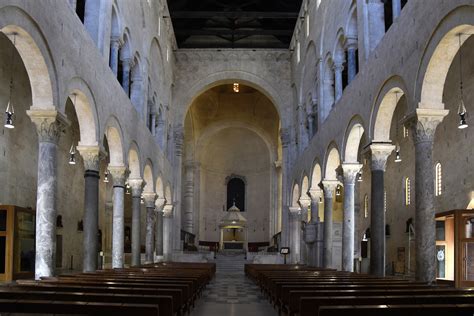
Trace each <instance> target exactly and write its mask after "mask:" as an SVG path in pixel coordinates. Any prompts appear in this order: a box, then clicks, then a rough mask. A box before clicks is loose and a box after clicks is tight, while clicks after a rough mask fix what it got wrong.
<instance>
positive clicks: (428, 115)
mask: <svg viewBox="0 0 474 316" xmlns="http://www.w3.org/2000/svg"><path fill="white" fill-rule="evenodd" d="M420 105H421V103H420ZM448 113H449V110H445V109H442V108H440V109H427V108H418V109H416V111H415V112H413V113H412V114H410V115H409V116H408V118H407V119H406V120H405V124H407V125H409V126H410V127H411V129H412V131H413V133H412V135H413V140H414V142H415V144H417V143H423V142H432V141H433V139H434V135H435V132H436V128H437V127H438V125H439V123H441V122H442V121H443V119H444V117H445V116H446V115H448Z"/></svg>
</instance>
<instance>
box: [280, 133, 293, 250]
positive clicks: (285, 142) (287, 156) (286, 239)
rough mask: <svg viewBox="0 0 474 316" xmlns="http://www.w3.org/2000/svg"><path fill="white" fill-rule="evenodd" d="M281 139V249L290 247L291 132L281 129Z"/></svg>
mask: <svg viewBox="0 0 474 316" xmlns="http://www.w3.org/2000/svg"><path fill="white" fill-rule="evenodd" d="M280 139H281V146H282V159H283V165H282V170H281V172H282V188H283V190H282V214H281V215H282V216H281V245H280V247H289V246H290V227H289V222H290V221H289V219H290V218H289V216H290V214H289V211H288V205H289V204H290V195H289V194H288V190H286V188H287V187H288V186H289V185H288V183H289V182H290V181H289V180H288V171H289V170H290V168H291V163H290V162H291V148H290V142H291V137H290V130H289V129H287V128H284V129H281V131H280Z"/></svg>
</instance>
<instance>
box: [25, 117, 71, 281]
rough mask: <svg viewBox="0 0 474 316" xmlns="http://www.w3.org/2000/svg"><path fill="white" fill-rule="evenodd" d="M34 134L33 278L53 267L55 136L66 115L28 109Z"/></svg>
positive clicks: (59, 130) (40, 275) (54, 244)
mask: <svg viewBox="0 0 474 316" xmlns="http://www.w3.org/2000/svg"><path fill="white" fill-rule="evenodd" d="M27 114H28V116H29V117H30V118H31V120H32V121H33V123H34V124H35V126H36V132H37V133H38V146H39V149H38V183H37V199H36V253H35V278H36V279H39V278H40V277H50V276H53V275H54V273H55V267H56V215H57V209H56V187H57V181H58V180H57V151H58V142H59V136H60V135H61V131H62V129H63V126H65V125H68V124H69V122H67V120H66V118H65V117H64V116H63V115H62V114H61V113H59V112H57V111H56V110H55V109H51V110H29V111H27Z"/></svg>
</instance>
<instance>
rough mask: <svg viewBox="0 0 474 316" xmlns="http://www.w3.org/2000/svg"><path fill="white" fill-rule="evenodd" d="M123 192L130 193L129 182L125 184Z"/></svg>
mask: <svg viewBox="0 0 474 316" xmlns="http://www.w3.org/2000/svg"><path fill="white" fill-rule="evenodd" d="M125 194H127V195H130V184H129V183H128V182H127V183H126V184H125Z"/></svg>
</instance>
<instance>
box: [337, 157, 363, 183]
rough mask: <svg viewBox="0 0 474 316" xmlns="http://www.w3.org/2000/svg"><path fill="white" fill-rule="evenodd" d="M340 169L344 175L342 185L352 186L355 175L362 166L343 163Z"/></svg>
mask: <svg viewBox="0 0 474 316" xmlns="http://www.w3.org/2000/svg"><path fill="white" fill-rule="evenodd" d="M341 167H342V171H343V173H344V184H346V183H347V184H354V183H355V180H356V177H357V174H358V173H359V171H360V169H362V164H360V163H348V162H344V163H343V164H342V165H341Z"/></svg>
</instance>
